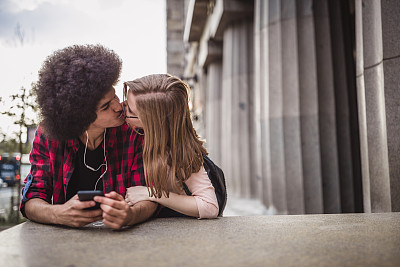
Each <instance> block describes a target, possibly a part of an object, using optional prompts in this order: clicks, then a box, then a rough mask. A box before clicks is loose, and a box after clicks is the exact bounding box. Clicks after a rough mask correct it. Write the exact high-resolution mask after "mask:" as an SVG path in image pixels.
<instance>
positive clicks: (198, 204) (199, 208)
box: [126, 168, 218, 218]
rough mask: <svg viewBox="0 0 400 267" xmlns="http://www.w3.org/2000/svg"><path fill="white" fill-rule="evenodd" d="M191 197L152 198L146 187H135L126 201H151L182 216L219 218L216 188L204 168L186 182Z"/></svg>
mask: <svg viewBox="0 0 400 267" xmlns="http://www.w3.org/2000/svg"><path fill="white" fill-rule="evenodd" d="M186 185H187V186H188V188H189V190H190V192H191V193H192V195H191V196H187V195H180V194H176V193H173V192H170V193H169V197H168V198H167V197H165V196H164V195H163V196H162V197H161V198H156V197H154V196H153V197H150V193H149V190H148V189H147V187H144V186H135V187H131V188H128V189H127V194H126V201H127V202H128V203H129V202H130V203H131V204H136V203H137V202H139V201H143V200H151V201H154V202H157V203H159V204H161V205H163V206H165V207H168V208H170V209H173V210H175V211H177V212H180V213H182V214H185V215H188V216H192V217H197V218H216V217H217V216H218V201H217V197H216V195H215V190H214V187H213V186H212V184H211V181H210V179H209V178H208V176H207V172H206V171H205V170H204V168H201V169H200V171H199V172H198V173H194V174H192V175H191V176H190V178H189V179H187V180H186Z"/></svg>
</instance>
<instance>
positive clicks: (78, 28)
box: [0, 0, 167, 133]
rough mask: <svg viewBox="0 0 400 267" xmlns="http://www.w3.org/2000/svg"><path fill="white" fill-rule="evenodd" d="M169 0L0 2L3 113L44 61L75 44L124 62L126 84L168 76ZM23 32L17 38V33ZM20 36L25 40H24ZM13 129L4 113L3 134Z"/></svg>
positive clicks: (0, 128)
mask: <svg viewBox="0 0 400 267" xmlns="http://www.w3.org/2000/svg"><path fill="white" fill-rule="evenodd" d="M165 2H166V0H0V75H1V76H0V77H1V78H0V97H1V98H2V99H3V101H5V102H6V103H2V104H1V105H2V107H0V110H1V111H3V110H7V109H9V105H10V98H9V96H10V95H11V94H15V93H18V91H19V89H20V88H21V87H22V86H23V87H25V88H31V83H32V82H36V81H37V73H38V70H39V69H40V67H41V65H42V63H43V61H44V60H45V59H46V57H47V56H48V55H50V54H51V53H52V52H53V51H55V50H58V49H62V48H64V47H67V46H69V45H74V44H102V45H104V46H106V47H108V48H110V49H112V50H114V51H115V52H116V53H117V54H118V55H119V56H120V57H121V59H122V61H123V66H122V73H121V77H120V81H119V82H118V84H117V86H116V91H117V95H118V96H121V95H122V82H123V81H126V80H133V79H135V78H138V77H141V76H144V75H147V74H151V73H165V72H166V68H167V67H166V57H167V56H166V19H165V16H166V7H165ZM18 33H19V34H18ZM21 37H22V38H21ZM13 130H15V126H12V121H11V120H10V119H9V118H8V117H7V116H4V115H1V114H0V131H2V132H3V133H8V132H11V131H13Z"/></svg>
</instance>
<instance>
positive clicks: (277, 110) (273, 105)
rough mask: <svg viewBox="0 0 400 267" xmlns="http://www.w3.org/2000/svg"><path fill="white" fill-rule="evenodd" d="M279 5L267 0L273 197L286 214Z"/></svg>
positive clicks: (280, 210) (282, 212) (281, 211)
mask: <svg viewBox="0 0 400 267" xmlns="http://www.w3.org/2000/svg"><path fill="white" fill-rule="evenodd" d="M280 5H281V1H279V0H271V1H269V26H268V35H269V36H268V37H269V112H270V113H269V121H270V149H271V186H272V201H273V205H274V207H275V209H276V210H277V213H278V214H286V213H287V201H286V181H285V155H284V153H285V151H284V141H283V91H282V43H281V41H282V35H281V14H280V13H281V7H280Z"/></svg>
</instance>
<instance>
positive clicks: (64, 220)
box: [54, 195, 102, 227]
mask: <svg viewBox="0 0 400 267" xmlns="http://www.w3.org/2000/svg"><path fill="white" fill-rule="evenodd" d="M95 204H96V203H95V202H94V201H79V199H78V195H75V196H73V197H72V198H71V199H70V200H68V201H67V202H65V203H64V204H62V205H57V212H56V213H55V214H54V215H55V217H56V218H55V219H56V220H55V221H56V223H57V224H62V225H68V226H72V227H83V226H85V225H87V224H89V223H92V222H95V221H98V220H101V218H102V210H101V209H97V210H85V209H86V208H90V207H93V206H94V205H95Z"/></svg>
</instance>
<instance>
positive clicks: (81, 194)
mask: <svg viewBox="0 0 400 267" xmlns="http://www.w3.org/2000/svg"><path fill="white" fill-rule="evenodd" d="M95 196H104V193H103V191H100V190H80V191H78V198H79V200H80V201H89V200H93V198H94V197H95ZM96 209H100V203H97V202H96V205H95V206H93V207H90V208H87V209H86V210H96Z"/></svg>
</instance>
